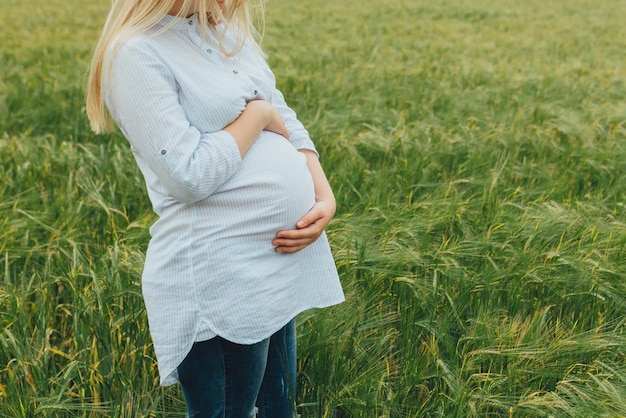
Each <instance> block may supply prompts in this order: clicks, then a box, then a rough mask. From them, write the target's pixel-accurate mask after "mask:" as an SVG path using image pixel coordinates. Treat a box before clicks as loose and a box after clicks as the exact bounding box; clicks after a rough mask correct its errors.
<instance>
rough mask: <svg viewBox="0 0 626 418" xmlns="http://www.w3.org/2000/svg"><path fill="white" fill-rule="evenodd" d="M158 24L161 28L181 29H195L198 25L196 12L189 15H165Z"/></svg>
mask: <svg viewBox="0 0 626 418" xmlns="http://www.w3.org/2000/svg"><path fill="white" fill-rule="evenodd" d="M159 25H160V26H161V27H163V28H172V29H175V30H182V31H190V30H196V28H197V27H198V15H197V14H196V13H194V14H192V15H191V16H189V17H179V16H172V15H165V16H164V17H163V19H161V21H160V22H159Z"/></svg>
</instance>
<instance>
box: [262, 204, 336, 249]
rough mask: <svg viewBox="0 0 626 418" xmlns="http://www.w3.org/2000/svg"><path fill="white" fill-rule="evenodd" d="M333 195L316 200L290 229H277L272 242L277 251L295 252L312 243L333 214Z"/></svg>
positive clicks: (334, 205) (334, 206)
mask: <svg viewBox="0 0 626 418" xmlns="http://www.w3.org/2000/svg"><path fill="white" fill-rule="evenodd" d="M335 209H336V203H335V199H334V197H332V196H331V197H329V198H326V199H325V200H318V201H317V202H315V205H313V207H312V208H311V210H310V211H309V212H307V214H306V215H304V216H303V217H302V218H301V219H300V220H299V221H298V222H297V223H296V228H297V229H292V230H285V231H278V233H277V234H276V238H274V240H273V241H272V244H273V245H274V246H275V247H276V252H279V253H295V252H297V251H300V250H301V249H303V248H305V247H307V246H308V245H310V244H312V243H314V242H315V241H316V240H317V239H318V238H319V237H320V235H322V232H324V229H325V228H326V226H327V225H328V223H329V222H330V220H331V219H332V218H333V216H334V215H335Z"/></svg>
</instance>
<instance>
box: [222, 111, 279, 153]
mask: <svg viewBox="0 0 626 418" xmlns="http://www.w3.org/2000/svg"><path fill="white" fill-rule="evenodd" d="M224 130H225V131H226V132H228V133H229V134H231V135H232V137H233V138H234V139H235V142H237V146H238V147H239V153H240V154H241V156H242V157H243V156H244V155H245V153H246V152H247V151H248V149H249V148H250V146H251V145H252V143H253V142H254V141H255V140H256V138H257V137H258V136H259V134H260V133H261V131H269V132H274V133H276V134H278V135H282V136H283V137H285V138H286V139H289V131H288V130H287V126H285V121H284V119H283V117H282V115H281V114H280V112H279V111H278V109H276V108H275V107H274V106H273V105H272V104H270V103H269V102H267V101H265V100H253V101H251V102H248V104H247V105H246V108H245V109H244V111H243V112H241V114H240V115H239V117H238V118H237V119H235V121H234V122H232V123H231V124H230V125H228V126H226V127H225V128H224Z"/></svg>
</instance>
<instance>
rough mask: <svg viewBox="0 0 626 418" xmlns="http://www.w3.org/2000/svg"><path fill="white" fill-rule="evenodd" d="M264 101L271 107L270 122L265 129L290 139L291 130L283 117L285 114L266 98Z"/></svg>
mask: <svg viewBox="0 0 626 418" xmlns="http://www.w3.org/2000/svg"><path fill="white" fill-rule="evenodd" d="M254 101H255V102H256V101H259V100H254ZM263 102H264V103H267V104H268V105H269V109H268V111H269V122H268V124H267V125H266V126H265V128H263V130H264V131H269V132H274V133H275V134H278V135H282V136H284V137H285V138H286V139H289V131H288V130H287V126H286V125H285V120H284V119H283V116H282V115H281V114H280V112H279V111H278V109H276V108H275V107H274V106H273V105H271V104H269V103H268V102H266V101H265V100H263ZM250 103H253V102H250ZM248 105H250V104H248Z"/></svg>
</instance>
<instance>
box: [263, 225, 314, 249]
mask: <svg viewBox="0 0 626 418" xmlns="http://www.w3.org/2000/svg"><path fill="white" fill-rule="evenodd" d="M323 231H324V229H323V228H322V227H320V226H319V225H316V224H312V225H310V226H309V227H306V228H303V229H293V230H286V231H279V232H278V233H277V234H276V238H274V240H272V245H274V246H275V247H276V252H279V253H294V252H296V251H300V250H301V249H303V248H305V247H307V246H308V245H311V244H312V243H314V242H315V241H316V240H317V239H318V238H319V237H320V235H322V232H323Z"/></svg>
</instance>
